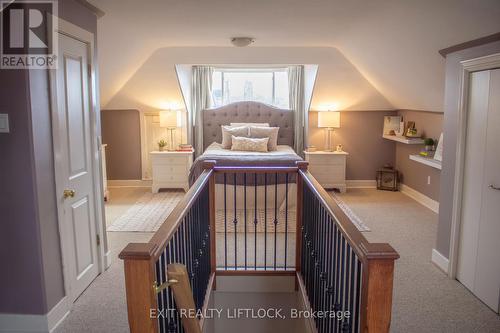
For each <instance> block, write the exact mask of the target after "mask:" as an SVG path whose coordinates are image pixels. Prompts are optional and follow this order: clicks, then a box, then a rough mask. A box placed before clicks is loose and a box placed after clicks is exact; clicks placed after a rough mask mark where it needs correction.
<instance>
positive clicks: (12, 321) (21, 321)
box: [0, 296, 71, 333]
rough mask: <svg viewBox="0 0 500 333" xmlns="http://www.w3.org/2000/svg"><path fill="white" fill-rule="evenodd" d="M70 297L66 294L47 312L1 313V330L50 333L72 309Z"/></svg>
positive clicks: (10, 332)
mask: <svg viewBox="0 0 500 333" xmlns="http://www.w3.org/2000/svg"><path fill="white" fill-rule="evenodd" d="M70 305H71V304H70V303H69V299H68V297H66V296H64V297H63V299H62V300H60V301H59V303H57V304H56V305H55V306H54V307H53V308H52V309H51V310H50V311H49V312H48V313H47V314H45V315H35V314H7V313H0V332H5V333H7V332H9V333H50V332H53V331H54V330H55V329H56V327H57V326H58V325H59V324H60V323H61V322H62V321H63V320H64V318H66V316H67V315H68V313H69V311H70Z"/></svg>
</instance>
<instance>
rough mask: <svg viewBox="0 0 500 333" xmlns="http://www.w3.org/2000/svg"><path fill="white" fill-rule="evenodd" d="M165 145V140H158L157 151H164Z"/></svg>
mask: <svg viewBox="0 0 500 333" xmlns="http://www.w3.org/2000/svg"><path fill="white" fill-rule="evenodd" d="M166 146H167V141H165V140H163V139H161V140H160V141H158V150H159V151H164V150H165V147H166Z"/></svg>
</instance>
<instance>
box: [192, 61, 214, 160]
mask: <svg viewBox="0 0 500 333" xmlns="http://www.w3.org/2000/svg"><path fill="white" fill-rule="evenodd" d="M213 72H214V69H213V67H210V66H193V75H192V80H191V115H190V117H189V118H190V120H191V126H192V129H193V143H194V144H193V147H194V149H195V156H199V155H201V154H203V114H202V111H203V110H205V109H208V108H210V107H211V106H212V75H213Z"/></svg>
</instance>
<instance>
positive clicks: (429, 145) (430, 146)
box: [424, 138, 436, 151]
mask: <svg viewBox="0 0 500 333" xmlns="http://www.w3.org/2000/svg"><path fill="white" fill-rule="evenodd" d="M435 143H436V142H435V141H434V139H432V138H427V139H425V140H424V145H425V150H426V151H433V150H434V144H435Z"/></svg>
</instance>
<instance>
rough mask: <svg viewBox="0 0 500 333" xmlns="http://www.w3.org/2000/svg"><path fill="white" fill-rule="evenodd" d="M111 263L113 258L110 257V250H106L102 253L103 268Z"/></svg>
mask: <svg viewBox="0 0 500 333" xmlns="http://www.w3.org/2000/svg"><path fill="white" fill-rule="evenodd" d="M112 263H113V259H112V258H111V251H108V252H107V253H106V254H105V255H104V269H108V268H109V266H111V264H112Z"/></svg>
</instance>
